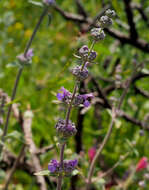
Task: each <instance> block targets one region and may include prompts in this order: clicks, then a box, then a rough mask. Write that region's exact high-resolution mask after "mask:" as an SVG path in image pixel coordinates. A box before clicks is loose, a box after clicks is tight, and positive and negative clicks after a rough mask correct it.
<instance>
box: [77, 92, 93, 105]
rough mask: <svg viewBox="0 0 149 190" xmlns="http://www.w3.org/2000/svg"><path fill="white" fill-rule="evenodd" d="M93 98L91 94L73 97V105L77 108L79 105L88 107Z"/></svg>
mask: <svg viewBox="0 0 149 190" xmlns="http://www.w3.org/2000/svg"><path fill="white" fill-rule="evenodd" d="M93 97H94V96H93V94H92V93H89V94H83V95H82V94H81V95H80V94H79V95H77V96H76V97H75V99H74V105H75V106H78V105H80V104H83V105H84V107H89V106H90V99H92V98H93Z"/></svg>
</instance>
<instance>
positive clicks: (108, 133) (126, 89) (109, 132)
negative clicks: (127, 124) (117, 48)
mask: <svg viewBox="0 0 149 190" xmlns="http://www.w3.org/2000/svg"><path fill="white" fill-rule="evenodd" d="M136 71H137V66H135V68H134V70H133V72H132V75H131V77H130V78H129V80H128V82H127V85H126V87H125V89H124V91H123V93H122V95H121V97H120V101H119V103H118V106H117V107H116V108H113V110H112V120H111V123H110V125H109V128H108V131H107V134H106V136H105V137H104V139H103V142H102V144H101V146H100V147H99V149H98V150H97V153H96V155H95V157H94V159H93V161H92V163H91V165H90V168H89V173H88V178H87V186H86V189H87V190H88V189H89V188H90V187H89V186H90V184H91V179H92V176H93V173H94V168H95V164H96V161H97V159H98V158H99V156H100V155H101V152H102V150H103V148H104V147H105V145H106V144H107V142H108V140H109V138H110V136H111V133H112V129H113V126H114V123H115V119H116V117H117V116H118V111H119V110H120V108H121V106H122V103H123V101H124V98H125V96H126V94H127V92H128V89H129V87H130V84H131V82H132V79H133V76H134V74H135V73H136Z"/></svg>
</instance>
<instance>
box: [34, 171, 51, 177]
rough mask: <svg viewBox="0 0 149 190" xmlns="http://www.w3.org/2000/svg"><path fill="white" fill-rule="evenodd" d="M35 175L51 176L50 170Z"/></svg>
mask: <svg viewBox="0 0 149 190" xmlns="http://www.w3.org/2000/svg"><path fill="white" fill-rule="evenodd" d="M34 175H41V176H44V175H50V171H49V170H42V171H40V172H37V173H34Z"/></svg>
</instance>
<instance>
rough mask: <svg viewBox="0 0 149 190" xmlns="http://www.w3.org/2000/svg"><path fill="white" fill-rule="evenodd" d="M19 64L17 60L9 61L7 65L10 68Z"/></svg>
mask: <svg viewBox="0 0 149 190" xmlns="http://www.w3.org/2000/svg"><path fill="white" fill-rule="evenodd" d="M17 66H18V63H17V62H12V63H8V64H7V65H6V67H7V68H9V67H17Z"/></svg>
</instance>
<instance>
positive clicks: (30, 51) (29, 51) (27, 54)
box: [25, 49, 34, 59]
mask: <svg viewBox="0 0 149 190" xmlns="http://www.w3.org/2000/svg"><path fill="white" fill-rule="evenodd" d="M33 55H34V54H33V49H29V50H28V51H27V53H26V56H25V57H26V58H28V59H31V58H32V57H33Z"/></svg>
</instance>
